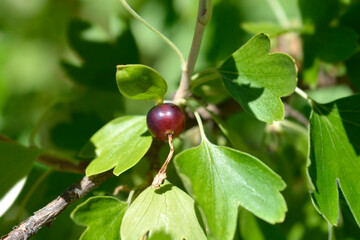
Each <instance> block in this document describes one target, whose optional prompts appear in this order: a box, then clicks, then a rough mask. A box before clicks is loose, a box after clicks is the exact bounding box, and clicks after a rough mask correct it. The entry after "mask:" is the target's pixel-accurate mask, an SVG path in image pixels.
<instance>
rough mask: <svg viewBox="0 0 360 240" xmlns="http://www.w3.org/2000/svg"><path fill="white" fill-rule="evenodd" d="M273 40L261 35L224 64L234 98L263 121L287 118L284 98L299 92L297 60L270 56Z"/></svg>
mask: <svg viewBox="0 0 360 240" xmlns="http://www.w3.org/2000/svg"><path fill="white" fill-rule="evenodd" d="M269 51H270V40H269V37H268V36H267V35H266V34H263V33H260V34H258V35H255V36H254V37H253V38H252V39H250V40H249V41H248V42H247V43H246V44H245V45H243V46H242V47H241V48H240V49H239V50H237V51H236V52H235V53H233V54H232V56H231V57H230V58H229V59H227V60H226V61H225V63H223V64H222V66H221V67H220V68H219V72H220V73H221V75H222V77H223V81H224V84H225V86H226V88H227V89H228V91H229V92H230V94H231V95H232V96H233V97H234V98H235V99H236V100H237V101H238V102H239V103H240V104H241V106H242V107H243V108H244V109H245V110H246V111H248V112H250V113H252V114H253V115H254V116H255V117H256V118H258V119H259V120H261V121H264V122H268V123H272V122H273V121H275V120H282V119H283V118H284V106H283V104H282V101H281V99H280V97H284V96H287V95H290V94H291V93H293V92H294V91H295V88H296V82H297V78H296V66H295V62H294V60H293V59H292V58H291V57H289V56H288V55H286V54H283V53H273V54H269Z"/></svg>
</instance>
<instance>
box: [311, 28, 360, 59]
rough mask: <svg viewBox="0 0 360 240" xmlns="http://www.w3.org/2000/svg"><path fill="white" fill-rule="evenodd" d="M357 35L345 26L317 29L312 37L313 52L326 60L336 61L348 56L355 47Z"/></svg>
mask: <svg viewBox="0 0 360 240" xmlns="http://www.w3.org/2000/svg"><path fill="white" fill-rule="evenodd" d="M357 39H358V36H357V34H356V32H355V31H354V30H352V29H351V28H349V27H345V26H337V27H331V28H324V29H319V30H318V31H316V33H315V35H314V36H313V37H312V41H314V48H313V49H312V51H315V54H316V55H317V56H318V57H319V58H320V59H322V60H324V61H326V62H338V61H342V60H345V59H347V58H349V57H350V56H351V55H352V54H353V53H354V52H355V51H356V49H357V46H358V44H357Z"/></svg>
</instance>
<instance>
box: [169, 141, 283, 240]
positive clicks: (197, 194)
mask: <svg viewBox="0 0 360 240" xmlns="http://www.w3.org/2000/svg"><path fill="white" fill-rule="evenodd" d="M175 166H176V168H177V170H178V172H179V174H180V177H181V178H182V180H183V182H184V184H185V186H186V187H187V188H188V189H187V190H188V191H189V192H191V193H192V195H193V197H194V199H195V201H196V202H197V203H198V204H199V205H200V207H201V208H202V210H203V211H204V215H205V217H206V220H207V221H206V222H207V224H208V228H209V230H210V236H212V238H214V239H221V240H226V239H233V236H234V232H235V229H236V219H237V215H238V211H237V209H238V207H239V205H241V206H243V207H244V208H246V209H247V210H248V211H250V212H252V213H254V214H255V215H256V216H258V217H260V218H262V219H264V220H265V221H267V222H270V223H276V222H281V221H283V220H284V218H285V212H286V211H287V207H286V203H285V200H284V198H283V197H282V195H281V194H280V193H279V191H281V190H283V189H284V188H285V186H286V184H285V183H284V182H283V181H282V180H281V178H280V177H279V176H278V175H277V174H275V173H274V172H273V171H272V170H271V169H270V168H268V167H267V166H266V165H265V164H263V163H262V162H261V161H260V160H258V159H257V158H255V157H252V156H250V155H248V154H246V153H242V152H239V151H236V150H234V149H231V148H227V147H220V146H216V145H213V144H212V143H210V142H209V141H208V140H207V139H206V138H204V139H203V140H202V143H201V144H200V145H199V146H198V147H196V148H192V149H189V150H186V151H184V152H182V153H180V154H179V155H177V156H176V158H175Z"/></svg>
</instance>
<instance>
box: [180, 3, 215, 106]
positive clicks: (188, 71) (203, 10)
mask: <svg viewBox="0 0 360 240" xmlns="http://www.w3.org/2000/svg"><path fill="white" fill-rule="evenodd" d="M211 14H212V0H199V9H198V15H197V20H196V25H195V32H194V37H193V41H192V44H191V49H190V53H189V57H188V60H187V61H186V64H185V66H184V67H183V69H182V75H181V80H180V86H179V88H178V90H177V92H176V94H175V97H174V101H175V100H178V99H182V98H185V97H186V95H187V94H188V93H189V88H190V80H191V75H192V74H193V72H194V68H195V63H196V60H197V57H198V55H199V51H200V45H201V41H202V38H203V35H204V30H205V27H206V25H207V24H208V23H209V21H210V19H211Z"/></svg>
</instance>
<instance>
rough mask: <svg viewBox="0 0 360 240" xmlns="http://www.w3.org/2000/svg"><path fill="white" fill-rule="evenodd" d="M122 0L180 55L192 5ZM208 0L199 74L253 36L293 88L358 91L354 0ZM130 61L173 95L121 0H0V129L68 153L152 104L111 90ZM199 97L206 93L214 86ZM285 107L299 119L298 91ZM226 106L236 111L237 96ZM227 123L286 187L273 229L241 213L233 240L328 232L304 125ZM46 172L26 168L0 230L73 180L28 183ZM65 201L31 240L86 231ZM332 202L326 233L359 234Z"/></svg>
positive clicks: (330, 96)
mask: <svg viewBox="0 0 360 240" xmlns="http://www.w3.org/2000/svg"><path fill="white" fill-rule="evenodd" d="M274 2H275V3H274ZM276 3H279V4H280V5H277V4H276ZM129 4H130V5H131V6H133V7H134V9H135V10H136V11H137V12H138V13H139V14H140V15H141V16H143V17H144V18H145V19H146V20H147V21H148V22H149V23H151V24H152V25H153V26H156V28H157V29H159V30H160V31H161V32H163V33H164V34H165V35H166V36H168V37H169V38H170V39H172V40H173V42H174V43H175V44H176V45H177V46H178V47H179V48H180V50H182V51H183V53H184V55H185V56H187V54H188V51H189V48H190V45H191V40H192V35H193V31H194V26H195V18H196V14H197V1H191V0H181V1H179V0H151V1H145V0H137V1H129ZM213 4H214V10H213V18H212V20H211V22H210V24H209V26H208V27H207V29H206V32H205V36H204V40H203V45H202V48H201V52H200V56H199V59H198V62H197V65H196V72H199V71H201V70H204V69H206V68H211V67H214V66H217V65H218V64H219V63H221V61H223V60H224V59H226V58H227V57H228V56H229V55H231V53H232V52H234V51H235V50H236V49H238V48H239V47H240V46H241V45H242V44H244V43H245V42H246V41H247V40H248V39H249V38H250V37H251V36H252V35H253V34H254V33H256V32H261V31H262V32H267V33H269V34H270V36H271V37H272V38H271V39H272V46H273V49H272V51H282V52H286V53H289V54H291V55H292V56H293V57H294V58H295V59H296V63H297V65H298V68H299V85H300V86H301V87H302V88H304V89H307V90H308V93H309V94H310V95H311V96H312V97H314V98H315V99H317V100H318V101H321V102H327V101H331V100H334V99H337V98H340V97H343V96H348V95H351V94H353V93H355V92H357V89H359V86H360V84H359V82H360V77H359V76H360V70H359V69H360V68H359V66H360V54H359V52H358V49H359V47H358V34H359V33H360V27H359V26H360V18H359V16H358V15H359V14H358V11H357V10H359V11H360V4H359V1H351V0H342V1H335V0H329V1H327V0H316V1H308V0H300V1H299V3H298V1H296V0H279V1H274V0H251V1H249V0H213ZM279 6H280V8H281V9H282V10H281V11H283V12H284V13H285V15H286V19H285V22H281V20H282V19H281V13H280V17H279V9H278V7H279ZM309 6H312V7H311V8H310V7H309ZM312 8H315V9H316V10H315V12H314V10H311V9H312ZM275 13H277V14H275ZM319 39H320V40H319ZM329 39H330V40H331V41H330V40H329ZM328 40H329V41H328ZM319 41H320V42H319ZM130 63H141V64H146V65H149V66H151V67H153V68H155V69H156V70H157V71H158V72H160V73H161V75H162V76H164V78H165V79H166V81H167V83H168V87H169V90H168V93H167V98H170V97H171V95H172V94H173V93H174V92H175V90H176V88H177V85H178V82H179V80H180V74H181V69H180V63H179V60H178V59H177V56H176V54H174V52H173V51H172V50H171V49H170V48H169V47H168V46H166V45H165V44H164V42H163V41H162V40H161V39H159V38H158V37H157V36H156V35H155V34H153V33H152V32H151V31H149V30H148V29H146V28H145V27H144V26H143V25H142V24H141V23H139V22H138V21H136V20H135V19H133V18H132V17H131V16H130V15H129V14H128V13H127V12H125V10H124V9H123V7H122V6H121V4H120V2H119V1H117V0H105V1H97V0H32V1H26V2H25V1H21V0H2V1H0V133H1V134H3V135H6V136H8V137H9V138H11V139H14V140H16V141H19V142H20V143H22V144H24V145H26V146H28V145H29V144H30V143H33V144H36V145H38V146H41V147H43V148H46V149H51V150H53V151H58V152H62V153H66V154H68V155H69V156H72V157H75V158H76V157H77V154H78V152H79V150H80V149H81V148H82V147H83V146H84V144H85V143H86V142H87V140H88V139H89V138H90V136H91V135H92V134H93V133H94V132H96V130H98V129H99V128H100V127H101V126H103V125H104V124H105V123H106V122H108V121H110V120H111V119H113V118H115V117H117V116H121V115H125V114H146V113H147V111H148V110H149V109H150V108H151V107H152V103H150V102H137V101H133V100H128V99H125V98H123V97H122V96H121V95H120V93H119V92H118V90H117V86H116V82H115V70H116V68H115V67H116V65H118V64H130ZM204 89H205V90H206V89H207V88H204ZM210 89H211V88H210ZM205 90H204V91H205ZM203 94H204V95H205V98H206V96H208V97H209V96H211V91H209V92H205V93H203ZM220 94H221V95H220V98H219V99H220V100H219V101H220V102H221V101H225V99H228V95H227V94H225V93H223V92H220ZM210 99H211V98H210ZM285 102H287V104H288V105H289V106H291V108H294V109H295V110H297V111H299V112H301V113H302V114H304V115H305V116H308V114H309V112H310V109H309V107H308V106H306V102H304V101H303V100H301V99H299V98H298V97H297V96H292V97H288V98H287V99H285ZM230 103H231V104H234V107H235V108H236V106H237V105H236V103H235V102H230ZM235 105H236V106H235ZM288 117H289V119H290V120H294V119H291V116H288ZM226 122H227V124H228V125H229V126H233V129H234V131H235V132H236V134H238V136H239V137H240V139H242V141H244V143H239V146H241V147H244V146H246V148H248V151H249V152H251V153H252V154H254V155H256V156H258V157H259V158H261V159H263V160H264V162H266V163H267V164H268V165H269V166H271V167H272V168H273V169H274V170H275V171H276V172H278V173H279V174H280V175H281V176H282V177H283V178H284V180H285V181H286V183H287V185H288V188H287V189H286V190H285V191H284V196H285V198H286V201H287V204H288V207H289V212H288V214H287V217H286V221H285V222H284V223H282V224H278V225H275V226H272V225H269V224H267V223H265V222H263V221H261V220H259V219H256V218H255V217H253V216H252V215H251V214H250V213H248V212H246V211H245V210H240V213H239V226H238V230H237V233H236V236H235V239H249V240H254V239H255V240H256V239H289V240H297V239H327V237H328V236H327V234H328V225H327V223H326V221H325V220H324V219H323V218H322V217H321V216H320V215H319V214H318V213H317V212H316V210H315V209H314V208H313V206H312V204H311V201H310V198H309V195H308V192H307V191H308V189H307V182H306V176H305V166H306V162H305V159H306V156H307V134H306V126H304V125H301V123H296V124H297V125H296V126H295V127H294V123H293V122H290V121H289V123H288V122H286V123H284V124H283V125H281V126H280V127H279V128H276V127H274V126H266V125H265V124H264V123H261V122H258V121H257V120H255V119H254V118H252V117H251V116H249V115H247V114H246V113H244V112H237V113H235V114H232V115H231V116H229V117H228V118H227V120H226ZM239 122H241V125H242V126H243V127H242V128H239V127H238V125H239ZM206 126H207V128H208V130H209V132H210V133H209V135H210V136H209V137H210V138H213V139H214V141H217V142H220V143H223V144H228V143H227V142H226V140H225V139H224V137H223V136H221V134H220V137H219V130H218V129H217V128H216V127H214V125H213V124H212V123H210V122H209V123H208V124H207V125H206ZM177 144H178V145H181V146H179V148H178V149H181V147H183V148H185V147H186V143H185V144H180V143H177ZM242 144H243V145H242ZM241 147H240V148H241ZM179 151H180V150H179ZM162 155H166V150H165V151H164V153H162ZM163 158H164V157H163ZM163 158H162V159H163ZM0 163H1V159H0ZM144 164H145V165H146V163H144ZM1 167H3V166H1ZM144 169H146V166H142V165H140V166H138V167H135V168H134V169H132V170H130V171H128V172H126V173H125V174H124V175H123V176H121V177H120V178H119V179H111V180H109V181H108V182H107V183H105V184H104V185H102V186H101V187H100V188H99V189H98V190H96V191H95V192H94V193H91V194H98V195H103V194H107V195H108V194H111V191H112V189H113V188H114V187H115V186H117V185H119V184H120V183H121V184H123V183H124V182H126V183H128V184H129V185H131V184H133V185H136V184H137V183H139V182H140V183H141V179H142V178H143V175H144V174H143V172H144ZM46 171H47V168H46V167H45V166H43V165H40V164H35V166H34V168H33V169H32V171H31V173H30V175H29V176H28V178H27V182H26V184H25V187H24V190H22V192H21V193H20V196H19V197H18V198H17V200H16V202H15V204H14V205H13V207H11V208H10V209H9V210H8V211H7V212H6V213H5V214H4V215H3V216H0V235H4V234H6V233H7V232H9V231H10V230H11V227H13V226H14V225H16V224H18V223H19V222H20V221H21V220H24V219H25V218H26V217H28V216H29V215H31V213H32V212H34V211H36V210H37V209H39V208H41V207H43V206H44V205H46V204H47V203H48V202H50V201H51V200H52V199H53V198H55V197H56V196H57V195H59V194H60V193H61V192H62V191H63V190H65V189H66V187H67V186H69V185H71V184H72V183H74V182H75V181H77V180H79V179H81V176H80V175H76V174H70V173H58V172H52V173H50V174H49V175H48V176H46V178H45V180H44V181H43V182H41V183H40V185H39V186H38V187H37V188H36V189H31V187H32V186H33V185H34V184H35V182H36V181H37V179H38V178H39V177H40V176H44V175H43V174H44V172H46ZM170 171H171V170H170ZM172 171H173V170H172ZM169 175H170V174H169ZM172 175H174V177H173V178H174V179H172V182H173V183H178V184H179V185H181V183H180V182H179V179H178V178H176V176H175V175H176V173H175V172H174V171H173V174H172ZM29 192H30V193H29ZM91 194H90V195H91ZM120 197H121V196H120ZM123 197H125V195H124V196H123ZM24 199H27V200H25V201H24ZM81 201H82V200H81ZM75 205H76V204H74V206H75ZM74 206H72V207H70V209H68V210H66V211H65V212H64V213H63V214H61V215H60V216H59V217H58V218H57V219H56V221H55V222H54V223H53V225H52V226H51V227H50V228H46V229H42V230H41V231H40V232H39V233H38V234H37V235H35V236H34V239H65V238H66V239H78V237H79V236H80V234H81V232H82V231H83V229H84V227H80V226H76V225H75V224H74V223H72V221H71V220H70V218H69V213H70V212H71V210H72V209H73V208H74ZM341 209H342V219H341V222H340V224H339V227H338V228H336V229H335V235H334V236H336V237H337V239H354V240H355V239H360V231H359V228H358V227H357V225H356V223H355V222H354V220H353V218H352V216H351V213H350V211H349V209H348V208H347V206H346V204H345V201H344V200H343V199H341Z"/></svg>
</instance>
